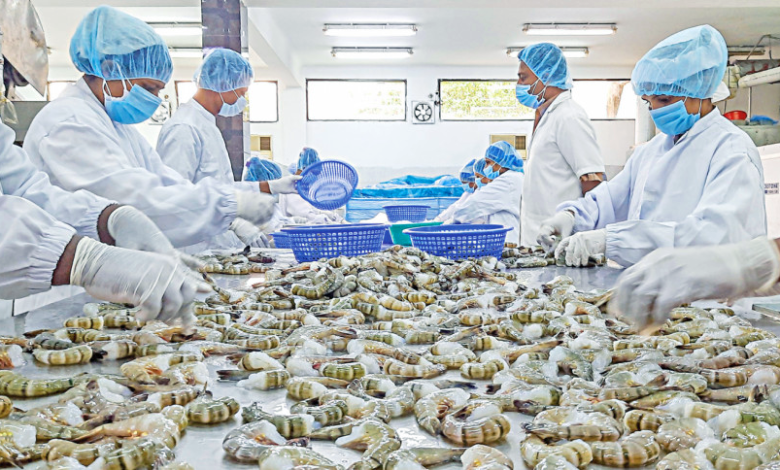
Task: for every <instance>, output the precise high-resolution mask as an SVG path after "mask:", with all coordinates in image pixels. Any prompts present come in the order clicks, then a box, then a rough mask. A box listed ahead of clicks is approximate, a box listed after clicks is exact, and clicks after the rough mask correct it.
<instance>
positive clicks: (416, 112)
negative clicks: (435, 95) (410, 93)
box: [412, 101, 436, 124]
mask: <svg viewBox="0 0 780 470" xmlns="http://www.w3.org/2000/svg"><path fill="white" fill-rule="evenodd" d="M433 111H434V102H433V101H412V124H433V123H434V122H436V119H435V118H434V112H433Z"/></svg>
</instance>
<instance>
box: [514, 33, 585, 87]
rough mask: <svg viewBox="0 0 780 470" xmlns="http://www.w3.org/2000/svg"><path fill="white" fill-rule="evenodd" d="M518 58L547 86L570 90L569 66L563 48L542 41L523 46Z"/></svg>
mask: <svg viewBox="0 0 780 470" xmlns="http://www.w3.org/2000/svg"><path fill="white" fill-rule="evenodd" d="M517 58H518V59H520V61H521V62H523V63H525V65H526V66H527V67H528V68H529V69H531V72H533V73H534V75H536V77H537V78H538V79H539V80H541V81H542V83H544V84H545V85H546V86H552V87H556V88H560V89H562V90H570V89H571V87H572V80H571V75H570V74H569V66H568V65H567V64H566V57H564V56H563V51H562V50H561V48H559V47H558V46H556V45H555V44H552V43H549V42H540V43H539V44H533V45H531V46H528V47H525V48H523V50H522V51H520V53H519V54H517Z"/></svg>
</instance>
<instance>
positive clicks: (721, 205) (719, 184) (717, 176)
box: [596, 153, 763, 267]
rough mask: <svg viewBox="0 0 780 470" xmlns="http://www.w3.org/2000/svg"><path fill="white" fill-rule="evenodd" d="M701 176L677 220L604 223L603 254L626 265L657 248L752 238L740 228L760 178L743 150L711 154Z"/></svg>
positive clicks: (756, 194)
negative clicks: (696, 195)
mask: <svg viewBox="0 0 780 470" xmlns="http://www.w3.org/2000/svg"><path fill="white" fill-rule="evenodd" d="M707 179H708V181H707V183H706V186H705V188H704V192H703V193H702V195H701V197H700V199H699V203H698V205H697V206H696V208H695V209H694V211H693V212H692V213H691V214H690V215H688V216H687V217H685V218H684V219H683V220H681V221H679V222H655V221H650V220H630V221H625V222H619V223H614V224H611V225H608V226H607V257H608V258H610V259H612V260H614V261H617V262H618V263H620V264H621V265H623V266H626V267H628V266H631V265H633V264H635V263H637V262H639V260H641V259H642V258H643V257H644V256H645V255H647V254H649V253H650V252H652V251H654V250H656V249H658V248H662V247H686V246H694V245H722V244H726V243H736V242H740V241H747V240H751V239H752V238H754V235H753V234H751V233H749V232H748V231H747V230H746V229H745V227H747V225H748V223H747V222H748V214H750V213H751V211H752V210H755V207H754V205H755V201H756V200H760V199H762V198H761V197H760V196H761V193H762V192H763V181H762V180H761V176H760V173H759V171H758V169H757V168H756V166H755V165H754V164H753V162H751V161H750V158H749V157H748V155H747V154H744V153H742V154H732V155H727V156H725V158H716V159H713V161H712V164H711V165H710V169H709V173H708V178H707ZM602 185H603V183H602ZM600 186H601V185H600ZM596 189H598V187H597V188H596Z"/></svg>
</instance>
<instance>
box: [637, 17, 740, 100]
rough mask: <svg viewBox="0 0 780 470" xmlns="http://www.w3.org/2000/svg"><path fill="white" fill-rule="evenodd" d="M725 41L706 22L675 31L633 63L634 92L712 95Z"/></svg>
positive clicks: (725, 56) (722, 70)
mask: <svg viewBox="0 0 780 470" xmlns="http://www.w3.org/2000/svg"><path fill="white" fill-rule="evenodd" d="M727 60H728V50H727V49H726V41H724V40H723V36H721V34H720V33H719V32H718V30H717V29H715V28H713V27H712V26H710V25H703V26H696V27H693V28H688V29H686V30H683V31H680V32H679V33H675V34H673V35H671V36H669V37H668V38H666V39H664V40H663V41H661V42H659V43H658V44H657V45H656V46H655V47H653V48H652V49H650V51H648V52H647V54H645V55H644V57H642V58H641V59H640V60H639V62H637V63H636V67H634V71H633V72H632V73H631V84H632V85H633V86H634V93H636V94H637V96H642V95H670V96H687V97H690V98H712V96H713V95H714V94H715V90H717V89H718V84H719V83H720V82H721V81H722V80H723V75H724V74H725V73H726V62H727Z"/></svg>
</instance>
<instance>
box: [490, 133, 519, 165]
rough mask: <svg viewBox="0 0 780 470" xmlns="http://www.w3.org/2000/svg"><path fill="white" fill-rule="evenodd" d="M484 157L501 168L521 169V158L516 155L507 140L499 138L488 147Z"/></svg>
mask: <svg viewBox="0 0 780 470" xmlns="http://www.w3.org/2000/svg"><path fill="white" fill-rule="evenodd" d="M485 158H489V159H490V160H491V161H493V162H494V163H498V165H499V166H500V167H502V168H509V169H510V170H513V171H523V159H522V158H520V157H518V156H517V152H516V151H515V148H514V147H513V146H512V144H510V143H509V142H507V141H505V140H501V141H498V142H496V143H495V144H493V145H491V146H490V147H488V149H487V152H485Z"/></svg>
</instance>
